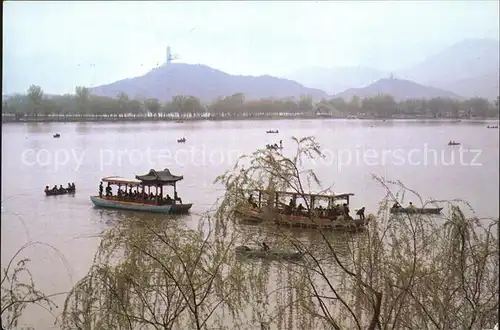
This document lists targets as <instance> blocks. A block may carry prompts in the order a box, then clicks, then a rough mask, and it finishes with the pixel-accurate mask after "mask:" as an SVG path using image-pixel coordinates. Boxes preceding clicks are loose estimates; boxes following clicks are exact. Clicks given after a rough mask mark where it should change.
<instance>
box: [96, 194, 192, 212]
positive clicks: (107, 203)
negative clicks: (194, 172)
mask: <svg viewBox="0 0 500 330" xmlns="http://www.w3.org/2000/svg"><path fill="white" fill-rule="evenodd" d="M90 200H91V201H92V203H93V204H94V205H95V206H97V207H106V208H112V209H119V210H131V211H141V212H154V213H169V214H182V213H188V212H189V209H191V206H193V204H172V205H152V204H146V203H137V202H125V201H118V200H114V199H106V198H101V197H99V196H91V197H90Z"/></svg>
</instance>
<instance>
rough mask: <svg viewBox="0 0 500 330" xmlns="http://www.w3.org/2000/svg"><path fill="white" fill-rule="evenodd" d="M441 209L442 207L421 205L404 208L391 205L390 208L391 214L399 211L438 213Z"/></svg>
mask: <svg viewBox="0 0 500 330" xmlns="http://www.w3.org/2000/svg"><path fill="white" fill-rule="evenodd" d="M442 210H443V208H442V207H423V208H405V207H393V208H391V213H392V214H399V213H416V214H439V213H441V211H442Z"/></svg>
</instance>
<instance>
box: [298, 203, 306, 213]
mask: <svg viewBox="0 0 500 330" xmlns="http://www.w3.org/2000/svg"><path fill="white" fill-rule="evenodd" d="M304 209H305V208H304V206H303V205H302V203H300V204H299V206H297V213H298V214H301V213H302V212H303V211H304Z"/></svg>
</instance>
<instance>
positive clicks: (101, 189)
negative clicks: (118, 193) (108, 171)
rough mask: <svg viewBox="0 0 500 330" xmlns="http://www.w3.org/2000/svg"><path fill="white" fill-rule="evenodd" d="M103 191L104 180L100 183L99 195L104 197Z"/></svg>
mask: <svg viewBox="0 0 500 330" xmlns="http://www.w3.org/2000/svg"><path fill="white" fill-rule="evenodd" d="M102 191H103V187H102V181H101V183H100V184H99V197H100V198H102Z"/></svg>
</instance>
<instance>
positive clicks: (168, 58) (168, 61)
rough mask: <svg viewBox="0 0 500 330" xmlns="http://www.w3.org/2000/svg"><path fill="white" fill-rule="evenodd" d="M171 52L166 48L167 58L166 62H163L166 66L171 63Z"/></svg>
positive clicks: (168, 47)
mask: <svg viewBox="0 0 500 330" xmlns="http://www.w3.org/2000/svg"><path fill="white" fill-rule="evenodd" d="M172 60H173V58H172V52H171V50H170V46H167V58H166V61H165V64H166V65H169V64H170V63H172Z"/></svg>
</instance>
